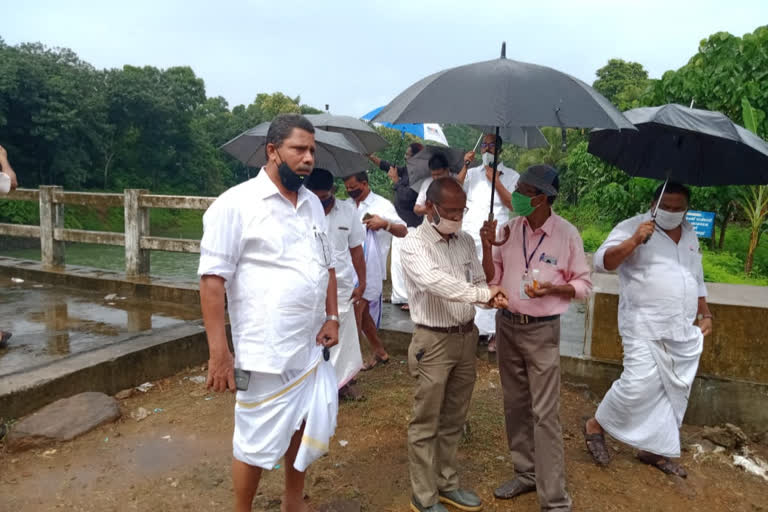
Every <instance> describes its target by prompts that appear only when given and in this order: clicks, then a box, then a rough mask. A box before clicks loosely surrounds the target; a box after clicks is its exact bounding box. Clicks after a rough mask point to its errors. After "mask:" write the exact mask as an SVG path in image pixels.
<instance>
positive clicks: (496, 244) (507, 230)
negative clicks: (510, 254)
mask: <svg viewBox="0 0 768 512" xmlns="http://www.w3.org/2000/svg"><path fill="white" fill-rule="evenodd" d="M507 240H509V226H504V239H503V240H501V241H494V242H492V243H491V245H495V246H496V247H499V246H502V245H504V244H505V243H507Z"/></svg>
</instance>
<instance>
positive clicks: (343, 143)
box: [221, 122, 368, 178]
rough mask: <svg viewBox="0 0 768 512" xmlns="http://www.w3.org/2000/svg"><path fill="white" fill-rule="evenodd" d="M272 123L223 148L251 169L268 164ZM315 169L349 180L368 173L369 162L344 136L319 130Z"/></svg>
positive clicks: (317, 133)
mask: <svg viewBox="0 0 768 512" xmlns="http://www.w3.org/2000/svg"><path fill="white" fill-rule="evenodd" d="M270 124H271V123H269V122H266V123H261V124H260V125H258V126H256V127H255V128H251V129H250V130H246V131H244V132H243V133H241V134H240V135H238V136H237V137H235V138H234V139H232V140H231V141H229V142H227V143H226V144H224V145H222V146H221V149H223V150H224V151H226V152H227V153H229V154H230V155H232V156H233V157H235V158H237V159H238V160H240V161H241V162H242V163H243V164H245V165H247V166H250V167H261V166H263V165H264V164H266V163H267V157H266V151H265V149H266V146H267V131H268V130H269V125H270ZM315 145H316V149H315V167H322V168H323V169H328V170H329V171H330V172H331V173H332V174H333V175H334V176H338V177H342V178H343V177H345V176H350V175H352V174H355V173H358V172H360V171H363V170H365V168H366V167H367V166H368V160H367V159H366V158H365V156H363V155H362V154H361V153H360V150H359V149H358V148H356V147H355V146H353V145H352V143H351V142H350V141H348V140H347V138H346V137H345V136H344V135H342V134H340V133H333V132H327V131H325V130H320V129H318V128H316V129H315Z"/></svg>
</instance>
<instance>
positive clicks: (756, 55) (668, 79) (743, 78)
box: [647, 25, 768, 133]
mask: <svg viewBox="0 0 768 512" xmlns="http://www.w3.org/2000/svg"><path fill="white" fill-rule="evenodd" d="M766 83H768V25H765V26H762V27H759V28H757V29H756V30H755V31H754V32H752V33H748V34H745V35H744V36H743V37H736V36H734V35H731V34H729V33H727V32H718V33H716V34H713V35H711V36H710V37H708V38H707V39H704V40H702V41H701V43H700V44H699V50H698V52H697V53H696V54H695V55H694V56H693V57H691V59H690V60H689V61H688V63H687V64H686V65H685V66H683V67H681V68H680V69H678V70H677V71H667V72H666V73H664V75H663V76H662V79H661V80H659V81H656V82H655V83H654V87H653V90H652V93H651V94H650V95H649V97H648V98H647V99H648V101H649V102H650V104H653V105H661V104H664V103H680V104H683V105H688V104H690V102H691V100H694V101H695V105H696V106H697V107H699V108H704V109H709V110H716V111H718V112H722V113H724V114H725V115H727V116H728V117H730V118H731V119H732V120H734V121H737V122H740V121H741V120H742V119H743V114H742V99H743V98H746V99H747V101H748V102H749V103H750V104H751V105H752V106H753V107H754V108H755V109H756V110H757V111H759V112H760V113H761V114H760V115H761V116H762V117H761V118H759V119H757V124H758V128H759V131H760V132H761V133H767V132H768V124H766V123H768V121H767V120H766V118H765V117H764V116H763V115H762V113H763V112H768V87H766Z"/></svg>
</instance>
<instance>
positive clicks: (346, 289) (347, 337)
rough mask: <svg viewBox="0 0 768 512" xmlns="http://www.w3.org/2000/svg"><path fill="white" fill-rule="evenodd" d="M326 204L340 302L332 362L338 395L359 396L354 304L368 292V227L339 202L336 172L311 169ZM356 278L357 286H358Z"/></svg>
mask: <svg viewBox="0 0 768 512" xmlns="http://www.w3.org/2000/svg"><path fill="white" fill-rule="evenodd" d="M304 186H305V187H307V188H308V189H309V190H311V191H312V192H313V193H314V194H315V195H316V196H317V198H318V199H320V203H321V204H322V205H323V208H324V209H325V215H326V218H327V219H328V237H329V238H330V241H331V247H332V248H333V251H334V256H335V260H336V268H335V270H336V286H337V287H338V305H339V345H338V346H337V347H336V348H335V349H334V350H332V351H331V362H332V363H333V367H334V369H335V370H336V378H337V379H338V381H339V382H338V386H339V397H340V398H347V399H359V398H361V397H362V394H361V393H360V391H359V390H358V389H357V388H356V387H354V386H351V385H350V381H351V380H352V379H354V377H355V375H357V373H358V372H359V371H360V369H361V368H362V367H363V359H362V357H363V356H362V354H361V353H360V340H359V339H358V336H357V321H356V320H355V304H357V303H358V302H359V301H360V300H361V299H362V298H363V293H365V286H366V284H365V279H366V274H365V255H364V254H363V242H364V241H365V228H364V227H363V224H362V223H361V222H360V219H359V218H358V215H357V210H356V209H355V207H354V206H352V204H351V203H349V202H348V201H338V200H337V199H336V196H335V195H334V194H335V192H336V186H335V185H334V183H333V175H332V174H331V173H330V172H329V171H327V170H325V169H318V168H315V170H313V171H312V174H310V175H309V178H307V179H306V180H305V181H304ZM355 281H357V286H355Z"/></svg>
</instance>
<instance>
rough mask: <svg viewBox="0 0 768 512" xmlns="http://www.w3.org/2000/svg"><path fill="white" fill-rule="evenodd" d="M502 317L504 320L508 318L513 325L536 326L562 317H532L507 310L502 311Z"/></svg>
mask: <svg viewBox="0 0 768 512" xmlns="http://www.w3.org/2000/svg"><path fill="white" fill-rule="evenodd" d="M501 316H503V317H504V318H508V319H509V320H512V323H513V324H522V325H525V324H535V323H538V322H549V321H551V320H557V319H558V318H560V315H551V316H530V315H523V314H520V313H512V312H511V311H508V310H506V309H502V310H501Z"/></svg>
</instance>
